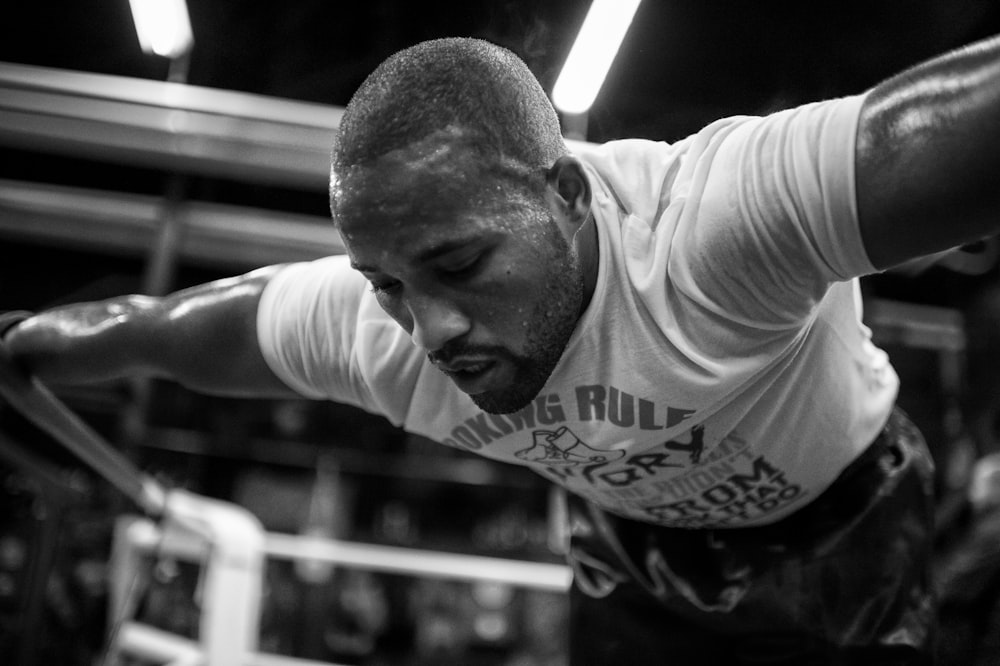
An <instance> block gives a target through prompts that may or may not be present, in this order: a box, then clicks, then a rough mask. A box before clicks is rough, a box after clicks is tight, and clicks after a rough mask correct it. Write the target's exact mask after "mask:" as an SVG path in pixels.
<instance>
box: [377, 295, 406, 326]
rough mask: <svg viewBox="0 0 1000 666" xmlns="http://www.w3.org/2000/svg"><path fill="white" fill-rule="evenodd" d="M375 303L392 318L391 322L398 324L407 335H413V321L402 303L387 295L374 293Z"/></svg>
mask: <svg viewBox="0 0 1000 666" xmlns="http://www.w3.org/2000/svg"><path fill="white" fill-rule="evenodd" d="M375 301H376V302H377V303H378V304H379V307H381V308H382V310H383V311H384V312H385V313H386V314H387V315H389V316H390V317H392V319H393V321H395V322H396V323H397V324H399V325H400V326H401V327H402V328H403V330H404V331H406V333H407V334H412V333H413V320H412V319H411V318H410V313H409V311H408V310H407V309H406V307H404V306H403V304H402V302H401V301H400V300H399V299H397V298H393V297H392V296H390V295H389V294H383V293H378V292H376V293H375Z"/></svg>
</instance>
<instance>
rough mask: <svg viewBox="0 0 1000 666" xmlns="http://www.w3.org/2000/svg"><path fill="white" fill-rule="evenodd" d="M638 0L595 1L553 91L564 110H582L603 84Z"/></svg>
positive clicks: (554, 99)
mask: <svg viewBox="0 0 1000 666" xmlns="http://www.w3.org/2000/svg"><path fill="white" fill-rule="evenodd" d="M639 1H640V0H594V2H593V4H591V5H590V10H589V11H588V12H587V18H585V19H584V20H583V26H581V27H580V34H579V35H577V37H576V41H575V42H573V48H571V49H570V51H569V57H567V58H566V64H565V65H563V69H562V72H560V73H559V78H558V79H557V80H556V85H555V88H554V89H553V90H552V102H553V104H555V106H556V108H558V109H559V110H560V111H562V112H564V113H585V112H586V111H587V110H588V109H589V108H590V105H591V104H593V103H594V99H595V98H596V97H597V92H598V91H599V90H600V89H601V86H602V85H603V84H604V78H605V77H606V76H607V75H608V70H609V69H610V68H611V62H612V61H613V60H614V59H615V54H617V53H618V47H619V46H621V43H622V40H623V39H624V38H625V33H626V32H627V31H628V27H629V25H631V23H632V17H633V16H635V10H636V9H637V8H638V7H639Z"/></svg>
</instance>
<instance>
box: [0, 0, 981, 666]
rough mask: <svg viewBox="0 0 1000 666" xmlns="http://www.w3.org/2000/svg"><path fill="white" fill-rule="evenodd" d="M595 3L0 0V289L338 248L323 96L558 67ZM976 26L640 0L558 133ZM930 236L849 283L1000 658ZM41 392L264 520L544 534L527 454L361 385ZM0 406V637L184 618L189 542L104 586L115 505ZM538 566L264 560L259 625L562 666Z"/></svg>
mask: <svg viewBox="0 0 1000 666" xmlns="http://www.w3.org/2000/svg"><path fill="white" fill-rule="evenodd" d="M589 6H590V2H589V0H552V1H549V2H534V1H531V0H464V1H459V0H437V1H432V2H423V3H417V2H406V1H404V0H367V1H365V2H331V1H329V0H293V1H290V2H289V1H280V2H279V1H277V0H200V1H198V2H190V3H189V6H188V7H187V11H188V13H189V16H190V24H191V28H192V34H193V38H194V41H193V44H192V45H191V46H190V48H189V49H187V50H186V51H184V52H183V53H179V54H174V55H173V56H163V55H156V54H150V53H147V52H145V51H144V50H143V48H141V45H140V41H139V38H138V36H137V33H136V29H135V25H134V23H133V17H132V12H131V9H130V5H129V2H128V0H102V1H97V0H80V1H76V2H73V1H68V0H67V1H62V2H58V1H54V0H38V1H36V2H32V3H16V4H15V5H10V6H7V7H5V8H4V9H3V10H2V11H3V13H4V17H3V19H2V20H0V309H3V310H8V309H29V310H38V309H42V308H45V307H49V306H53V305H57V304H60V303H68V302H75V301H81V300H93V299H100V298H105V297H109V296H114V295H119V294H122V293H135V292H144V293H152V294H155V293H164V292H167V291H171V290H174V289H178V288H182V287H185V286H189V285H193V284H197V283H200V282H203V281H205V280H208V279H213V278H216V277H224V276H227V275H232V274H235V273H238V272H243V271H245V270H249V269H252V268H254V267H257V266H261V265H265V264H269V263H275V262H282V261H293V260H298V259H308V258H312V257H316V256H321V255H323V254H327V253H330V252H337V251H339V244H338V239H337V237H336V235H335V234H334V232H333V231H332V229H331V228H330V225H329V224H328V222H327V220H326V217H327V215H328V212H327V202H326V176H327V166H326V161H327V157H328V154H329V149H330V145H331V143H332V141H333V138H334V136H335V133H336V127H337V121H338V118H339V113H340V110H341V109H342V108H343V106H344V105H345V104H346V103H347V101H348V100H349V98H350V95H351V93H352V92H353V90H354V89H355V88H356V87H357V86H358V84H359V83H360V82H361V81H362V79H363V78H364V77H365V76H366V75H367V74H368V73H369V72H370V71H371V70H372V69H373V68H374V67H375V66H376V65H377V64H378V63H379V62H380V61H381V60H383V59H384V58H385V57H386V56H388V55H389V54H391V53H393V52H395V51H397V50H399V49H401V48H404V47H406V46H409V45H411V44H413V43H415V42H418V41H421V40H424V39H429V38H434V37H442V36H476V37H481V38H485V39H489V40H491V41H494V42H496V43H499V44H502V45H504V46H507V47H508V48H510V49H512V50H513V51H515V52H516V53H518V54H519V55H520V56H521V57H522V58H524V59H525V60H526V62H527V63H528V64H529V65H530V66H531V68H532V69H533V70H534V72H535V73H536V75H537V76H538V77H539V79H540V80H541V82H542V83H543V85H544V86H545V87H546V89H547V90H550V91H551V90H552V87H553V85H554V83H555V81H556V78H557V77H558V75H559V72H560V71H561V68H562V66H563V63H564V62H565V60H566V57H567V54H568V53H569V50H570V48H571V46H572V44H573V42H574V40H575V38H576V36H577V34H578V32H579V30H580V25H581V23H582V21H583V19H584V16H585V15H586V13H587V10H588V8H589ZM997 32H1000V5H998V4H997V3H995V2H991V1H990V0H908V1H904V0H868V1H866V2H859V1H855V0H840V1H837V2H834V1H830V0H817V1H815V2H791V1H780V2H778V1H768V0H762V1H759V2H753V3H750V2H724V1H721V0H657V1H654V0H646V1H645V2H642V3H641V4H640V5H639V7H638V10H637V12H636V14H635V17H634V19H633V22H632V25H631V27H630V29H629V31H628V32H627V34H626V36H625V39H624V42H623V43H622V46H621V49H620V51H619V52H618V55H617V57H616V59H615V60H614V62H613V64H612V66H611V69H610V71H609V72H608V75H607V78H606V80H605V82H604V85H603V87H602V88H601V89H600V93H599V94H598V96H597V98H596V100H595V101H594V103H593V105H592V106H591V107H590V109H589V110H588V111H586V112H585V113H584V114H572V115H571V114H566V115H564V120H565V123H566V128H567V133H568V135H572V136H573V138H576V139H581V140H587V141H594V142H601V141H606V140H610V139H615V138H623V137H644V138H650V139H658V140H665V141H672V140H676V139H679V138H681V137H683V136H686V135H687V134H689V133H691V132H693V131H696V130H698V129H699V128H701V127H702V126H703V125H705V124H707V123H708V122H710V121H712V120H714V119H716V118H719V117H722V116H726V115H732V114H758V113H765V112H768V111H772V110H776V109H779V108H784V107H787V106H792V105H795V104H799V103H803V102H807V101H812V100H816V99H821V98H826V97H832V96H837V95H843V94H850V93H854V92H860V91H862V90H863V89H865V88H866V87H868V86H870V85H872V84H874V83H875V82H877V81H879V80H880V79H882V78H883V77H885V76H887V75H889V74H892V73H894V72H896V71H898V70H899V69H901V68H903V67H906V66H907V65H909V64H913V63H915V62H917V61H919V60H921V59H923V58H925V57H929V56H932V55H934V54H937V53H940V52H942V51H944V50H947V49H949V48H952V47H956V46H960V45H962V44H965V43H968V42H970V41H972V40H974V39H976V38H979V37H983V36H987V35H990V34H995V33H997ZM943 223H947V221H943ZM938 259H939V260H938V261H935V262H926V263H923V264H920V265H914V266H909V267H906V268H905V269H903V270H900V271H895V272H893V273H892V274H887V275H884V276H879V277H877V278H870V279H866V281H865V283H864V287H865V293H866V300H867V305H868V313H869V314H868V318H869V324H870V325H871V326H872V328H873V330H874V331H875V335H876V338H877V340H879V341H880V342H881V343H882V344H883V345H884V346H885V347H886V348H887V349H888V350H889V351H890V352H891V353H892V355H893V358H894V360H895V362H896V363H897V366H898V369H899V371H900V373H901V375H902V377H903V380H904V389H903V395H902V396H901V403H902V405H903V407H904V408H906V409H907V410H908V411H909V412H910V413H911V415H912V416H913V417H914V418H915V420H917V421H918V422H919V423H920V425H921V426H922V427H923V429H924V430H925V432H926V434H927V436H928V439H929V440H930V442H931V444H932V447H933V448H934V450H935V455H936V456H937V457H938V465H939V489H940V507H939V515H940V518H941V526H942V528H941V535H942V536H941V546H940V551H941V553H940V567H939V569H940V571H941V572H942V573H941V585H942V589H943V590H945V594H944V595H943V596H944V597H945V599H946V601H947V604H946V607H945V609H944V611H943V612H946V613H947V614H948V615H947V616H946V617H945V618H944V620H945V626H946V628H947V632H946V640H945V643H946V645H945V647H944V648H943V649H944V650H945V651H946V652H947V655H946V656H947V657H948V658H949V659H952V660H953V663H965V664H974V663H980V662H977V661H976V660H977V659H988V658H989V655H992V658H994V659H997V658H1000V657H998V656H997V655H998V654H1000V653H998V652H996V651H995V650H996V649H997V648H996V646H995V645H992V644H991V643H990V641H996V640H997V632H996V631H993V632H990V631H989V629H988V628H989V627H991V626H992V627H995V626H996V623H997V622H998V621H1000V610H998V605H997V602H996V599H997V593H998V590H1000V576H997V574H996V573H995V572H994V568H997V567H1000V564H997V563H996V562H995V560H996V559H997V556H996V554H995V553H994V552H993V550H995V546H990V545H989V544H993V543H1000V542H997V541H996V539H995V537H996V536H997V530H996V528H995V527H993V524H994V523H992V522H990V521H989V520H988V518H986V516H989V515H992V514H990V513H989V510H990V507H988V506H986V505H987V504H988V502H986V503H984V504H982V505H980V504H974V503H973V502H972V500H971V499H970V496H971V495H970V490H971V489H972V485H973V478H974V474H975V466H976V463H977V462H978V461H980V460H982V459H984V458H987V457H988V456H989V454H991V453H994V452H995V451H996V448H997V447H996V423H997V421H996V417H995V407H996V404H995V403H996V402H998V401H1000V397H998V388H997V380H996V379H994V377H993V375H994V374H996V373H997V371H998V369H1000V365H998V364H997V363H996V360H997V358H998V356H1000V353H998V352H997V351H996V350H994V349H993V346H994V342H993V340H991V338H993V339H996V338H997V335H996V331H997V330H998V329H997V322H998V321H1000V316H998V315H997V312H998V311H1000V306H998V305H997V302H998V299H997V297H996V293H995V283H996V280H997V265H996V264H997V261H996V260H997V252H996V249H995V248H994V246H993V244H992V241H984V242H983V243H982V244H977V245H976V246H970V247H966V248H959V249H957V250H956V251H955V252H954V253H951V254H949V255H948V256H944V257H940V258H938ZM58 393H59V396H60V398H61V399H63V400H64V401H65V402H66V404H67V405H69V406H70V407H71V408H72V409H73V410H74V411H76V412H77V413H79V414H80V415H81V416H83V417H84V418H85V419H86V421H87V422H88V423H90V424H91V425H93V427H94V428H96V429H97V430H98V431H99V432H100V433H101V434H102V435H103V436H104V437H106V438H107V439H108V440H109V441H111V442H113V443H114V444H115V446H116V447H117V448H119V449H120V450H121V451H123V452H124V453H125V454H126V455H127V456H128V457H129V458H130V459H131V460H133V461H134V462H135V464H136V465H137V466H138V467H140V468H141V469H143V470H144V471H146V472H148V473H149V474H152V475H154V476H155V477H156V478H158V479H160V480H162V481H163V483H165V484H166V485H169V486H171V487H180V488H185V489H188V490H190V491H192V492H194V493H198V494H200V495H204V496H206V497H211V498H218V499H221V500H225V501H228V502H232V503H234V504H236V505H238V506H241V507H244V508H246V509H247V510H248V511H249V512H250V513H251V514H253V515H254V516H255V517H256V518H257V519H259V520H260V522H261V523H262V525H263V526H264V527H265V528H266V529H267V530H268V531H269V532H274V533H281V534H289V535H315V536H318V537H321V538H330V539H339V540H344V541H349V542H351V543H358V544H376V545H382V546H393V547H404V548H407V549H415V550H417V551H434V552H443V553H457V554H467V555H473V556H477V555H478V556H489V557H499V558H504V559H506V560H511V561H517V562H528V563H540V564H553V565H555V564H558V563H560V561H561V553H560V547H561V542H560V538H559V536H560V535H559V524H558V519H559V512H558V508H559V507H558V501H557V498H555V497H553V495H552V494H551V493H550V491H549V488H548V487H547V484H546V483H545V482H544V481H543V480H542V479H541V478H538V477H536V476H534V475H533V474H531V473H529V472H526V471H524V470H520V469H517V468H513V467H507V466H501V465H497V464H494V463H491V462H489V461H486V460H483V459H478V458H472V457H469V456H466V455H464V454H463V453H461V452H459V451H456V450H452V449H447V448H445V447H441V446H438V445H435V444H432V443H430V442H427V441H424V440H421V439H420V438H416V437H412V436H408V435H406V434H404V433H402V432H399V431H397V430H395V429H393V428H392V427H391V426H389V425H388V424H387V423H386V422H385V421H384V420H382V419H380V418H377V417H373V416H371V415H368V414H365V413H363V412H359V411H358V410H354V409H351V408H347V407H341V406H337V405H332V404H314V403H310V402H306V401H237V400H225V399H219V398H206V397H204V396H200V395H196V394H193V393H190V392H188V391H185V390H183V389H181V388H179V387H177V386H174V385H170V384H166V383H161V382H133V383H126V384H117V383H116V384H113V385H106V386H105V385H102V386H98V387H93V388H88V389H86V390H81V389H73V390H60V391H59V392H58ZM0 432H3V433H4V438H3V440H2V441H0V444H2V446H0V655H14V657H13V661H8V658H9V657H7V656H5V657H3V658H2V660H3V662H4V663H13V664H18V665H23V666H32V665H35V664H56V663H58V664H67V665H77V664H79V665H83V664H92V663H100V662H101V660H103V659H104V658H105V657H106V653H107V648H108V644H109V641H110V637H111V636H113V635H114V634H115V632H116V631H119V630H120V626H118V625H119V624H120V622H122V621H123V620H122V617H121V616H120V613H124V612H125V611H126V610H127V611H128V612H129V613H130V617H133V618H135V619H137V620H141V621H142V622H143V623H144V624H146V625H148V626H151V627H157V628H159V629H161V630H163V631H164V632H168V633H170V634H171V635H176V636H180V637H183V638H188V639H191V640H197V639H198V634H199V626H198V623H199V613H200V603H201V602H200V601H199V591H198V589H199V585H200V582H201V575H202V574H201V573H200V572H199V570H198V567H197V566H196V565H193V564H191V563H189V562H186V561H184V560H183V558H173V557H167V556H160V557H156V553H153V555H151V556H150V557H149V563H148V567H147V569H148V572H147V574H148V575H145V576H143V586H142V591H141V592H142V593H141V594H136V595H133V596H132V597H130V600H131V601H132V602H133V604H134V607H132V608H129V609H121V608H115V604H114V603H113V602H112V600H111V599H109V593H108V589H109V585H114V584H116V583H117V584H120V583H121V581H118V580H117V579H116V576H120V575H121V572H120V571H116V570H115V568H114V567H113V566H112V565H111V564H110V562H111V560H110V558H111V550H112V545H113V541H114V539H115V538H116V537H115V529H116V527H115V526H116V524H119V520H120V517H121V516H122V515H124V514H127V513H128V512H130V511H132V510H133V509H132V507H131V506H130V505H129V504H128V503H127V502H126V501H125V500H124V499H123V498H122V497H120V496H119V495H118V494H117V493H116V492H115V491H114V490H113V489H112V488H111V487H110V486H108V485H107V484H106V483H104V482H103V481H102V480H101V479H100V478H99V477H97V476H96V475H95V474H93V472H92V471H90V470H88V469H86V468H84V467H82V466H81V465H80V464H79V463H78V462H77V461H76V460H74V459H73V458H72V457H71V456H69V455H68V454H66V453H65V452H64V451H63V449H62V447H60V446H58V445H57V444H55V443H54V442H52V441H50V440H49V439H47V438H46V437H45V436H43V435H41V434H40V433H39V432H37V431H36V430H35V429H34V428H32V427H31V426H30V425H28V424H27V423H25V422H23V420H22V419H21V418H20V416H19V415H18V414H17V413H14V411H13V410H11V409H6V408H5V406H3V405H0ZM984 493H985V495H983V496H986V495H989V493H988V492H986V491H984ZM977 497H978V496H977ZM984 506H985V507H986V508H983V507H984ZM984 543H986V544H987V545H986V546H984V545H983V544H984ZM160 555H162V553H161V554H160ZM970 558H972V559H974V560H975V561H974V562H972V563H971V564H970ZM976 558H978V559H976ZM991 558H992V559H991ZM970 576H971V578H970ZM970 579H971V580H976V581H977V583H976V585H975V586H973V587H974V588H975V590H974V592H973V591H969V585H968V584H967V583H966V581H967V580H970ZM557 588H558V584H556V585H548V586H546V585H541V586H538V585H534V586H532V585H519V584H516V583H508V582H496V581H493V580H489V579H483V580H473V579H471V578H470V579H461V578H457V577H448V576H441V575H422V574H419V573H401V572H398V571H389V570H387V569H373V568H366V567H364V566H352V567H348V566H336V565H332V564H331V563H330V562H327V561H324V560H315V561H313V560H309V559H302V558H298V559H290V558H282V557H275V558H272V559H270V560H269V561H268V564H267V566H266V569H265V581H264V585H263V592H262V598H261V614H260V633H259V651H260V652H261V653H268V654H274V655H284V656H287V657H288V658H289V659H291V658H295V659H298V660H299V662H296V663H317V662H323V663H334V662H336V663H345V664H346V663H350V664H423V663H427V664H432V663H433V664H449V663H454V664H478V663H482V664H504V665H511V666H514V665H516V666H533V665H536V664H537V665H543V664H544V665H552V666H555V665H557V664H562V663H564V659H565V646H564V643H563V640H564V639H563V632H562V630H561V627H562V625H563V624H564V623H565V621H566V600H565V595H564V594H563V593H562V592H561V591H560V590H559V589H557ZM958 589H962V590H964V592H963V593H961V594H959V593H956V592H955V590H958ZM991 636H992V638H991ZM983 655H987V656H983ZM261 660H262V661H260V662H259V663H269V662H266V661H263V657H261ZM310 660H311V661H310ZM119 663H129V664H145V663H162V660H161V661H160V662H157V661H155V660H154V659H153V658H152V657H148V658H146V659H145V660H143V659H142V658H140V657H130V658H128V659H124V658H122V659H119ZM177 663H180V662H179V661H178V662H177ZM274 663H277V662H274ZM289 663H292V662H289ZM981 663H995V662H987V661H982V662H981Z"/></svg>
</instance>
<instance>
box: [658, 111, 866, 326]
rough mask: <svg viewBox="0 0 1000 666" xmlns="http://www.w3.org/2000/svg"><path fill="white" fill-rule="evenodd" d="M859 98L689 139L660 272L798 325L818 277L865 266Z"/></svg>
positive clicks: (696, 293)
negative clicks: (681, 192) (689, 156)
mask: <svg viewBox="0 0 1000 666" xmlns="http://www.w3.org/2000/svg"><path fill="white" fill-rule="evenodd" d="M862 101H863V97H861V96H855V97H846V98H841V99H837V100H830V101H826V102H819V103H814V104H808V105H805V106H801V107H797V108H795V109H789V110H787V111H781V112H778V113H775V114H772V115H769V116H765V117H759V118H756V117H755V118H740V119H728V120H726V121H720V123H718V124H717V125H716V126H714V127H713V126H709V127H708V128H706V130H705V131H704V132H703V133H702V134H701V135H700V136H697V137H695V139H694V142H693V144H692V148H693V153H694V155H696V157H695V158H694V162H693V164H692V165H690V179H689V180H688V181H687V182H686V183H685V187H686V188H688V190H689V191H688V192H687V193H686V195H685V196H684V197H683V198H684V200H685V203H684V205H683V206H681V207H680V208H679V211H680V212H679V213H678V218H677V220H676V233H675V236H674V238H673V239H672V240H673V248H672V250H671V261H670V263H671V269H670V270H671V278H672V279H673V280H674V281H675V283H676V284H677V285H678V286H679V287H680V288H682V289H684V290H685V291H687V292H688V293H689V295H690V296H692V297H695V298H696V299H697V300H699V301H701V302H702V303H703V304H706V305H709V307H711V308H713V309H717V311H718V312H719V313H720V314H721V313H727V315H728V316H731V317H735V318H739V319H743V320H744V321H746V322H747V323H753V324H758V325H760V324H772V325H776V326H782V325H785V324H796V323H800V322H801V321H802V319H803V318H804V317H806V316H808V315H809V313H810V312H811V311H812V308H813V307H814V306H815V305H816V303H818V302H819V300H820V299H822V297H823V295H824V294H825V293H826V290H827V289H828V287H829V285H830V284H831V283H833V282H837V281H847V280H850V279H852V278H855V277H858V276H861V275H865V274H868V273H872V272H874V271H875V268H874V267H873V266H872V264H871V262H870V260H869V259H868V255H867V253H866V252H865V249H864V246H863V244H862V240H861V235H860V231H859V226H858V216H857V204H856V196H855V183H854V177H855V172H854V149H855V141H856V133H857V123H858V117H859V113H860V108H861V104H862Z"/></svg>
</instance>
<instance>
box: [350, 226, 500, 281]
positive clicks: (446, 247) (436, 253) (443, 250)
mask: <svg viewBox="0 0 1000 666" xmlns="http://www.w3.org/2000/svg"><path fill="white" fill-rule="evenodd" d="M492 237H493V236H492V235H486V236H484V235H482V234H477V235H475V236H469V237H468V238H454V239H450V240H446V241H442V242H440V243H437V244H435V245H431V246H430V247H428V248H427V249H425V250H422V251H421V252H420V253H419V254H417V256H416V258H415V259H416V261H417V262H418V263H426V262H428V261H433V260H434V259H437V258H438V257H440V256H442V255H446V254H448V253H450V252H455V251H456V250H461V249H463V248H465V247H468V246H469V245H473V244H476V243H479V242H482V241H484V240H488V239H490V238H492ZM351 268H353V269H355V270H358V271H361V272H362V273H378V272H379V271H380V270H381V269H379V268H378V267H376V266H368V265H366V264H358V263H355V262H354V261H351Z"/></svg>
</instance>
